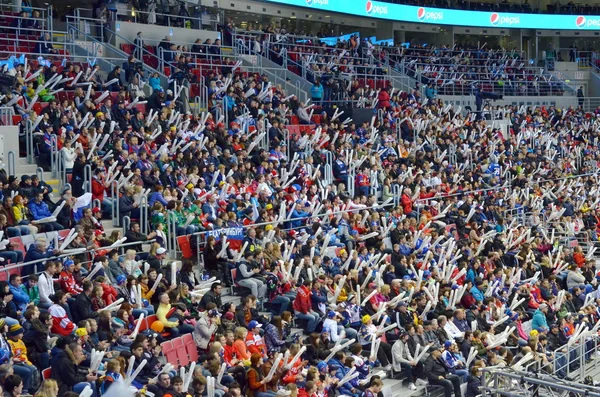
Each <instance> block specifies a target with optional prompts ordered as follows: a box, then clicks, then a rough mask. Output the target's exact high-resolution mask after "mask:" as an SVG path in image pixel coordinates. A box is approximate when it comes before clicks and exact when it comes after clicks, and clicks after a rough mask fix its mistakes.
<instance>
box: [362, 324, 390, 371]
mask: <svg viewBox="0 0 600 397" xmlns="http://www.w3.org/2000/svg"><path fill="white" fill-rule="evenodd" d="M361 321H362V325H361V327H360V331H359V333H358V341H359V342H360V344H361V345H362V346H363V349H364V350H369V349H370V348H371V342H372V340H373V338H380V337H381V336H382V335H383V334H382V333H381V331H378V330H377V327H376V326H375V324H373V320H372V319H371V316H369V315H368V314H365V315H364V316H363V317H362V319H361ZM377 359H378V360H379V362H380V363H381V365H382V366H383V367H384V368H385V370H386V371H387V370H389V369H390V368H391V362H392V346H390V344H389V343H387V342H383V341H382V342H381V344H380V345H379V350H378V351H377Z"/></svg>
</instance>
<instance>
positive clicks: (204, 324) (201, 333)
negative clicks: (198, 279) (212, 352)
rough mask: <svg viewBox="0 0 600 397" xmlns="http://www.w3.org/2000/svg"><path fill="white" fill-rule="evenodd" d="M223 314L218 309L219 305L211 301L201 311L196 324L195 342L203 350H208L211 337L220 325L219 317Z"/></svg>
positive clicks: (193, 334)
mask: <svg viewBox="0 0 600 397" xmlns="http://www.w3.org/2000/svg"><path fill="white" fill-rule="evenodd" d="M220 316H221V314H220V313H219V311H218V310H217V305H215V304H214V303H209V304H208V305H206V310H205V311H203V312H200V315H199V316H198V319H197V320H196V324H195V325H194V332H193V333H192V336H193V337H194V342H195V343H196V346H198V348H199V349H200V350H202V351H203V352H207V349H208V344H209V343H210V339H211V337H212V336H213V334H214V333H215V331H216V330H217V328H218V327H219V325H220V321H219V317H220Z"/></svg>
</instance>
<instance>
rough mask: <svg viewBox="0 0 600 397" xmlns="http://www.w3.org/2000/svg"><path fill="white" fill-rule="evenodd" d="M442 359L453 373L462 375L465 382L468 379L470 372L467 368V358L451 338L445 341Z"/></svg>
mask: <svg viewBox="0 0 600 397" xmlns="http://www.w3.org/2000/svg"><path fill="white" fill-rule="evenodd" d="M442 360H443V361H444V364H445V365H446V368H448V369H449V370H450V372H451V373H453V374H455V375H457V376H460V377H462V378H463V382H466V381H468V378H469V372H468V371H467V370H466V359H465V358H464V357H463V356H462V354H461V353H460V352H459V351H458V346H457V345H456V343H454V342H452V341H450V340H447V341H446V342H444V351H443V353H442Z"/></svg>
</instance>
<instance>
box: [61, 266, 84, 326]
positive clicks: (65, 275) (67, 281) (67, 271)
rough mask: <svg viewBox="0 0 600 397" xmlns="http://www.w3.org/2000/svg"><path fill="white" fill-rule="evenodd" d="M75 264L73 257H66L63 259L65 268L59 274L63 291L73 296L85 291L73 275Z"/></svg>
mask: <svg viewBox="0 0 600 397" xmlns="http://www.w3.org/2000/svg"><path fill="white" fill-rule="evenodd" d="M74 265H75V262H74V261H73V259H71V258H65V259H64V261H63V270H62V271H61V272H60V276H59V281H60V287H61V288H62V290H63V291H65V292H67V293H69V294H71V297H73V298H75V297H76V296H77V295H79V294H80V293H81V292H82V291H83V288H81V286H80V285H78V284H77V282H76V281H75V277H73V269H74V268H75V266H74ZM86 318H87V317H86ZM83 319H84V318H83ZM83 319H82V320H83Z"/></svg>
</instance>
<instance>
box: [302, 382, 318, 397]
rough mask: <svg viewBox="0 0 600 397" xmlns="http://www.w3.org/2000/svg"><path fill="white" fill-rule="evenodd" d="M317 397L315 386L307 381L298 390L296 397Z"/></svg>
mask: <svg viewBox="0 0 600 397" xmlns="http://www.w3.org/2000/svg"><path fill="white" fill-rule="evenodd" d="M316 395H317V385H316V384H315V382H313V381H311V380H309V381H308V382H306V383H305V384H304V387H303V388H300V389H298V397H314V396H316Z"/></svg>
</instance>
